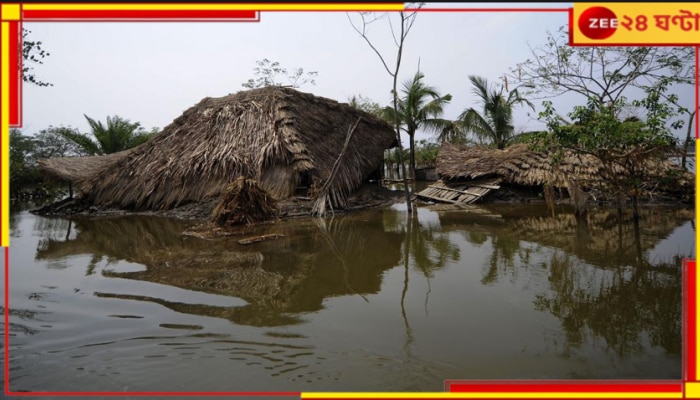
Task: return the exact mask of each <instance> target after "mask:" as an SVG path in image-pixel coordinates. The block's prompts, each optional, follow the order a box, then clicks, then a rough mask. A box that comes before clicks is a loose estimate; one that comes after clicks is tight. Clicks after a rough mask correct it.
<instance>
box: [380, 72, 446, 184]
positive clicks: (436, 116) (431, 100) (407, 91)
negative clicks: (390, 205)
mask: <svg viewBox="0 0 700 400" xmlns="http://www.w3.org/2000/svg"><path fill="white" fill-rule="evenodd" d="M423 78H425V75H423V73H421V72H420V71H419V72H416V74H415V75H414V76H413V78H412V79H410V80H407V81H405V82H404V83H403V87H402V89H401V96H400V97H399V98H398V99H397V100H398V101H397V109H398V114H397V116H398V120H399V122H400V124H401V129H402V130H403V131H404V132H406V133H407V134H408V137H409V141H410V142H409V143H410V145H409V159H410V160H409V164H408V165H409V168H410V176H412V177H413V176H415V168H416V159H415V150H416V146H415V135H416V132H417V131H418V130H419V129H422V130H424V131H427V132H435V133H439V132H442V131H444V130H445V129H446V128H447V127H449V126H450V125H451V124H452V122H451V121H448V120H446V119H442V118H440V116H441V115H442V113H443V109H444V106H445V105H447V104H448V103H449V102H450V101H451V100H452V95H450V94H446V95H440V94H439V93H438V91H437V89H435V88H434V87H432V86H428V85H426V84H425V83H424V82H423ZM386 113H387V114H388V115H387V117H389V116H390V119H394V110H393V108H386Z"/></svg>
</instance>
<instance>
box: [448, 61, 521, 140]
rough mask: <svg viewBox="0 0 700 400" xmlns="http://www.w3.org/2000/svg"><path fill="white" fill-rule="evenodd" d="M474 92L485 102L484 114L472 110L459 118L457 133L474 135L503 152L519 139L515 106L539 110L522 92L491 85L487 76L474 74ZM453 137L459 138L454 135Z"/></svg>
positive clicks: (472, 76)
mask: <svg viewBox="0 0 700 400" xmlns="http://www.w3.org/2000/svg"><path fill="white" fill-rule="evenodd" d="M469 80H470V81H471V83H472V86H473V88H472V91H473V92H474V94H476V95H477V96H478V97H479V100H480V102H481V103H482V111H481V113H479V112H478V111H477V110H475V109H474V108H468V109H466V110H464V111H463V112H462V114H461V115H460V116H459V119H458V123H457V126H458V127H461V130H460V129H458V130H457V132H459V131H462V132H468V133H472V134H474V135H475V136H476V137H477V138H478V139H479V140H480V141H485V142H487V143H489V144H492V145H494V146H496V147H497V148H499V149H503V148H505V147H506V145H507V144H508V143H509V141H510V140H512V139H513V137H514V136H515V128H514V126H513V107H514V106H515V105H518V104H526V105H528V106H530V107H531V108H532V109H533V111H534V109H535V107H534V106H533V105H532V103H530V101H528V100H527V99H525V98H524V97H522V96H521V95H520V93H519V92H518V89H514V90H512V91H510V92H508V91H507V89H506V88H505V87H504V86H500V87H498V88H496V87H493V86H491V87H490V85H489V82H488V80H486V78H483V77H479V76H474V75H470V76H469ZM453 136H457V135H454V134H453Z"/></svg>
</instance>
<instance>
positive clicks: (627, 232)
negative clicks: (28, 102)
mask: <svg viewBox="0 0 700 400" xmlns="http://www.w3.org/2000/svg"><path fill="white" fill-rule="evenodd" d="M476 211H478V212H475V211H474V210H464V209H458V208H455V207H447V206H437V207H419V208H418V210H417V214H416V215H415V216H414V217H413V218H407V214H406V212H405V210H404V207H403V206H401V205H397V206H395V207H391V208H387V209H383V210H373V211H366V212H359V213H354V214H351V215H346V216H336V217H334V218H328V219H311V218H308V219H296V220H288V221H281V222H277V223H274V224H266V225H261V226H258V227H255V228H250V229H249V230H248V231H247V232H246V233H245V236H236V237H226V238H219V239H210V240H207V239H201V238H196V237H192V236H186V235H182V234H181V233H182V232H183V231H185V230H187V229H189V228H191V227H192V226H193V225H194V224H195V223H193V222H188V221H178V220H172V219H164V218H156V217H120V218H102V219H94V220H88V219H73V220H68V219H61V218H43V217H39V216H35V215H33V214H30V213H28V212H27V211H26V210H21V209H16V210H14V211H13V213H12V214H11V220H10V224H11V238H10V240H11V245H10V263H9V264H10V267H9V287H10V289H9V312H10V325H9V331H10V341H9V349H6V350H8V351H9V360H10V361H9V370H10V390H12V391H30V392H39V391H52V392H61V391H80V392H87V391H102V392H122V391H124V392H134V391H169V392H170V391H175V392H179V391H244V392H250V391H252V392H256V391H257V392H259V391H265V392H270V391H285V392H286V391H292V392H297V391H332V392H345V391H443V390H444V389H443V387H444V386H443V384H444V380H445V379H681V372H682V335H681V331H682V318H681V313H682V311H681V310H682V274H681V258H682V257H694V255H695V248H694V238H695V225H694V213H693V211H692V210H685V209H665V208H654V209H645V210H644V215H643V220H642V222H641V223H640V227H639V229H637V230H635V229H634V227H633V225H632V224H631V223H625V224H619V223H617V222H616V221H615V216H616V212H615V211H604V210H603V211H598V212H594V213H592V214H591V217H590V221H589V222H588V224H587V225H582V224H576V221H575V219H574V217H573V215H572V214H570V213H569V212H568V211H567V210H565V209H559V210H557V214H556V216H554V217H552V216H551V214H549V213H548V212H547V211H546V209H543V208H542V207H540V206H528V205H517V206H516V205H501V206H495V205H492V206H490V207H489V208H488V209H479V210H476ZM267 233H278V234H282V235H284V236H282V237H280V238H278V239H275V240H270V241H264V242H259V243H255V244H251V245H241V244H238V243H237V241H238V240H239V239H241V238H242V237H248V236H255V235H261V234H267Z"/></svg>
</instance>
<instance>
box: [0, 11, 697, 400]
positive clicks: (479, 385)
mask: <svg viewBox="0 0 700 400" xmlns="http://www.w3.org/2000/svg"><path fill="white" fill-rule="evenodd" d="M135 5H138V3H135ZM20 7H21V5H20ZM414 10H415V9H406V11H414ZM141 11H143V10H141ZM275 11H278V12H286V11H297V12H306V11H302V10H282V9H280V10H275ZM275 11H266V12H275ZM319 11H329V12H334V11H335V10H319ZM373 11H377V10H373ZM420 11H421V12H567V13H568V20H569V24H570V25H569V26H572V23H573V8H566V9H560V8H547V9H545V8H543V9H536V8H535V9H533V8H478V9H460V8H439V9H421V10H420ZM23 13H24V14H23V15H26V13H27V11H23ZM255 13H256V18H257V19H256V20H255V21H259V20H260V12H259V11H256V12H255ZM186 14H187V12H185V13H175V12H173V13H168V12H165V13H160V14H158V13H152V12H141V13H139V10H136V11H135V12H121V13H118V17H117V18H116V19H115V18H114V15H113V14H112V15H111V16H110V12H109V11H108V12H72V13H66V12H63V13H53V14H41V13H37V12H32V13H30V14H29V15H26V16H27V17H28V18H27V19H25V20H27V21H38V20H48V19H50V20H51V21H56V22H57V21H62V22H68V21H76V20H78V21H81V22H87V21H94V22H106V21H124V20H133V19H135V20H136V21H139V22H145V21H149V22H153V21H158V20H159V18H168V19H169V20H167V21H162V20H159V21H160V22H184V21H198V22H201V21H203V20H207V21H222V20H226V21H228V22H231V21H232V20H231V19H226V17H224V19H221V15H220V14H219V15H218V18H217V16H216V15H214V14H216V13H213V14H212V13H195V14H197V16H196V17H194V18H192V17H191V16H190V17H189V18H187V15H186ZM227 15H228V16H229V17H230V16H231V15H232V14H227ZM236 15H239V14H236ZM241 15H242V14H241ZM245 15H247V16H250V14H245ZM57 18H58V19H57ZM180 18H182V19H180ZM247 21H252V20H247ZM21 23H22V19H21V18H20V21H16V22H10V27H11V29H10V42H11V54H14V57H12V56H11V58H10V66H12V65H18V66H19V68H21V57H19V49H20V42H21V40H22V37H21V34H20V32H21ZM572 39H573V33H572V32H571V29H570V45H573V44H572V43H571V42H572V41H573V40H572ZM635 46H639V45H635ZM667 46H673V45H667ZM682 46H686V45H685V44H684V45H682ZM695 53H696V60H695V62H696V71H697V68H698V64H700V61H699V60H698V59H699V58H700V46H696V48H695ZM19 68H10V70H11V72H10V88H9V89H10V121H9V122H10V126H21V123H22V109H21V104H22V103H21V100H22V82H21V80H20V79H21V77H20V74H19V73H18V71H19ZM698 85H699V83H698V81H697V79H696V84H695V88H696V93H695V99H696V105H697V104H698V102H700V99H699V97H700V91H699V90H700V89H699V86H698ZM699 121H700V115H696V138H697V137H698V136H699V135H700V127H698V126H697V125H698V122H699ZM2 194H3V193H2V192H1V188H0V201H1V200H2V199H3V197H2ZM9 254H10V253H9V248H5V252H4V255H5V313H4V314H5V343H4V344H5V357H4V361H5V368H4V377H5V389H4V394H5V395H8V396H10V395H11V396H18V397H20V396H21V397H33V396H96V395H100V396H126V395H129V396H241V395H245V396H301V395H302V393H300V392H11V391H10V390H9V384H10V379H9V377H10V376H9ZM683 274H684V277H683V283H684V290H683V306H684V308H683V321H684V329H683V348H684V350H685V351H684V353H683V355H684V358H683V373H682V377H683V380H681V381H587V382H584V381H567V380H559V381H513V380H511V381H507V380H494V381H469V380H446V381H445V390H448V391H450V392H496V393H503V394H504V396H503V397H500V398H509V396H508V393H511V394H515V393H561V394H563V395H564V396H563V397H566V393H577V394H578V396H576V397H577V398H586V397H582V396H580V394H581V392H584V393H585V394H590V395H591V397H590V398H600V396H601V395H603V394H604V393H618V394H623V393H629V392H651V393H659V394H662V393H663V394H670V393H672V394H678V393H682V395H683V396H682V397H685V390H684V389H685V388H684V383H686V382H696V379H697V365H696V361H697V348H696V342H695V339H696V335H697V321H696V319H695V317H696V314H697V311H698V310H697V304H696V301H691V300H693V299H695V300H697V287H696V285H695V283H696V282H697V271H696V269H695V260H690V259H686V260H684V266H683ZM371 396H372V394H370V393H368V395H367V396H358V397H356V398H371ZM314 397H315V398H322V397H316V396H314ZM339 397H340V396H333V395H329V396H328V397H327V398H339ZM343 397H344V398H353V397H352V396H343ZM377 397H378V398H379V397H380V396H377ZM381 397H382V398H386V397H385V396H381ZM394 398H401V394H400V393H397V396H394ZM418 398H431V395H430V393H426V395H425V396H420V397H418ZM433 398H436V397H435V396H433ZM472 398H473V397H472Z"/></svg>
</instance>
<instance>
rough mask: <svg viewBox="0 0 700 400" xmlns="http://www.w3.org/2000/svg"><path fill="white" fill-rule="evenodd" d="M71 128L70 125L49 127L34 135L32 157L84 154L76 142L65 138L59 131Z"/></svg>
mask: <svg viewBox="0 0 700 400" xmlns="http://www.w3.org/2000/svg"><path fill="white" fill-rule="evenodd" d="M62 130H72V131H76V130H75V129H74V128H70V127H53V126H52V127H49V128H48V129H44V130H41V131H40V132H39V133H37V134H35V135H34V138H33V141H34V144H35V147H34V158H35V159H37V160H38V159H41V158H57V157H74V156H84V155H86V154H85V152H84V151H83V149H82V148H81V147H80V146H78V145H77V144H76V143H74V142H72V141H70V140H68V139H66V138H65V137H64V136H62V135H61V134H60V133H59V131H62Z"/></svg>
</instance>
